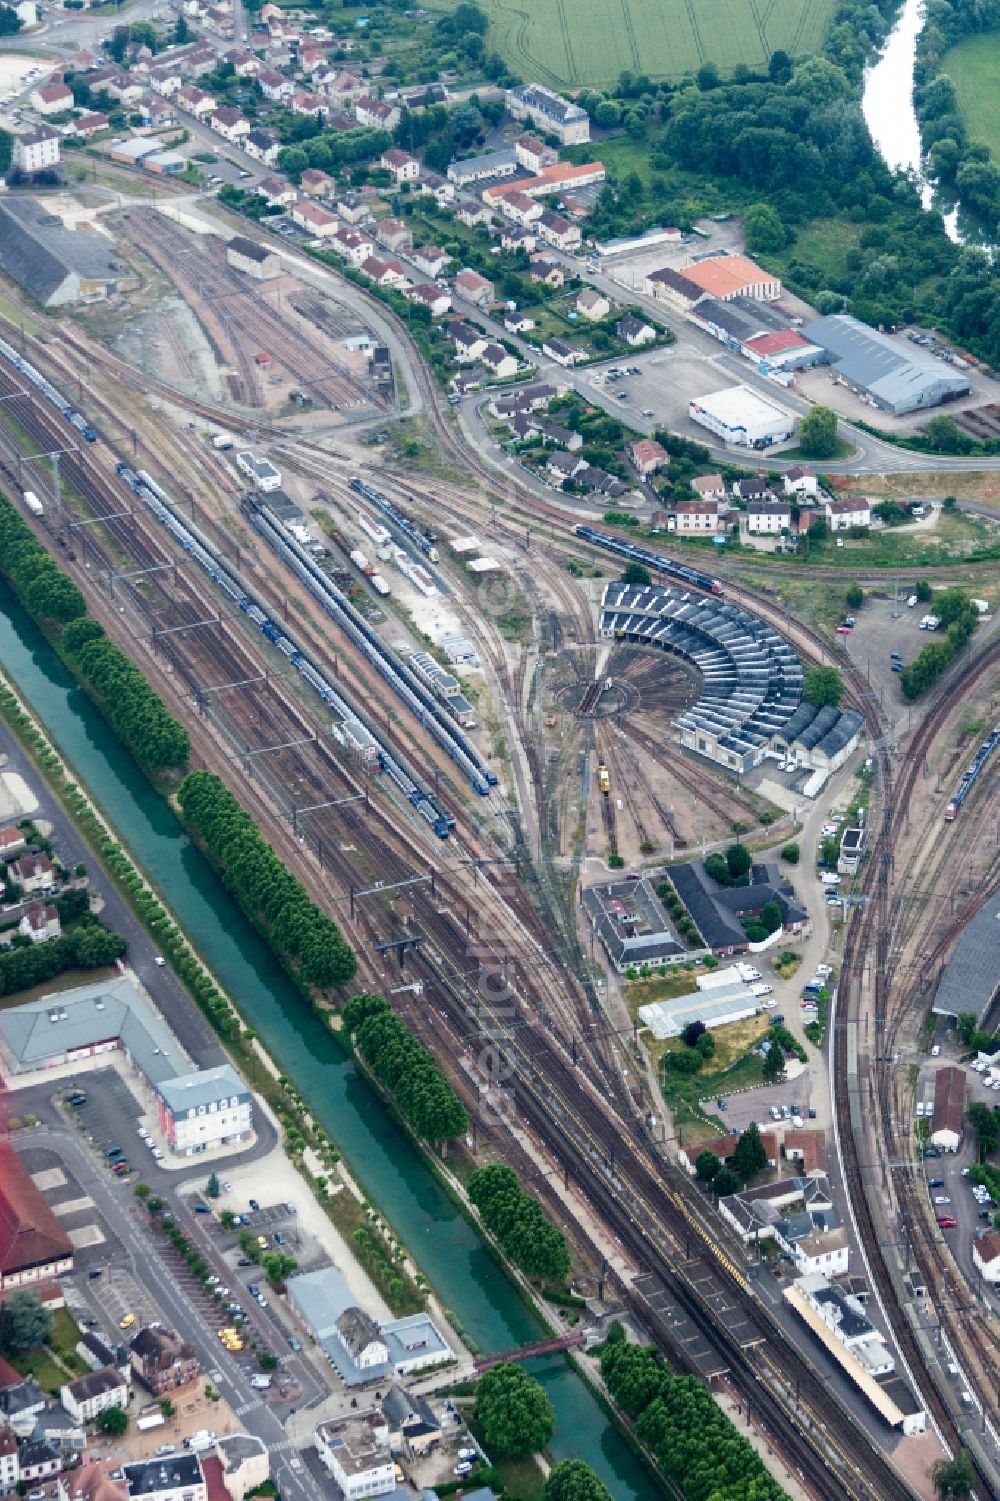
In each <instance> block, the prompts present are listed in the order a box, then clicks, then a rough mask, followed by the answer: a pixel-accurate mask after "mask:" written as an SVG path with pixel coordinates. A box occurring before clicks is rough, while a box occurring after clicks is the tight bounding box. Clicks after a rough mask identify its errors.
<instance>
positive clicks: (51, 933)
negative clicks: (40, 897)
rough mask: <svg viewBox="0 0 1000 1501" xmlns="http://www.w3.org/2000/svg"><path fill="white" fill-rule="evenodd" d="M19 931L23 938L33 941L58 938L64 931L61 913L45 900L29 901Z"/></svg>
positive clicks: (19, 924)
mask: <svg viewBox="0 0 1000 1501" xmlns="http://www.w3.org/2000/svg"><path fill="white" fill-rule="evenodd" d="M17 931H18V932H19V933H20V934H21V937H22V938H30V939H31V942H32V943H45V942H46V941H47V940H48V939H49V938H58V937H59V934H60V933H61V932H62V928H61V926H60V923H59V913H58V912H57V911H56V909H55V907H53V906H51V905H50V906H46V905H45V904H44V903H43V902H29V903H28V905H27V907H25V909H24V916H23V917H22V918H21V921H20V922H19V923H18V925H17Z"/></svg>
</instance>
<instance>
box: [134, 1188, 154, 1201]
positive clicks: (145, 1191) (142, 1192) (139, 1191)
mask: <svg viewBox="0 0 1000 1501" xmlns="http://www.w3.org/2000/svg"><path fill="white" fill-rule="evenodd" d="M132 1192H133V1193H134V1194H135V1196H136V1198H137V1199H140V1200H141V1201H142V1202H145V1201H146V1200H147V1199H148V1198H149V1195H150V1193H151V1189H150V1187H149V1184H148V1183H135V1184H133V1186H132Z"/></svg>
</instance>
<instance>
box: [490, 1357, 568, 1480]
mask: <svg viewBox="0 0 1000 1501" xmlns="http://www.w3.org/2000/svg"><path fill="white" fill-rule="evenodd" d="M476 1420H477V1422H478V1423H479V1425H480V1427H481V1428H482V1432H483V1441H484V1443H485V1445H486V1448H487V1449H489V1450H490V1452H491V1453H493V1454H495V1455H496V1456H498V1457H499V1458H501V1459H521V1458H524V1457H525V1456H526V1455H528V1454H537V1452H538V1450H539V1449H542V1448H544V1447H545V1445H546V1444H547V1443H548V1441H549V1439H550V1438H551V1437H552V1433H553V1430H554V1429H555V1413H554V1411H553V1408H552V1403H551V1402H550V1401H549V1398H548V1394H547V1393H546V1391H545V1390H544V1388H543V1387H542V1386H540V1385H539V1383H538V1382H537V1381H536V1380H535V1379H534V1377H533V1376H529V1375H528V1372H527V1371H526V1370H525V1369H524V1367H523V1366H520V1365H514V1364H513V1363H510V1364H507V1363H504V1364H501V1365H497V1366H494V1367H493V1369H492V1370H491V1371H487V1372H486V1374H485V1376H483V1377H482V1379H481V1380H480V1382H479V1385H478V1387H477V1388H476Z"/></svg>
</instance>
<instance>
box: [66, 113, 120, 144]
mask: <svg viewBox="0 0 1000 1501" xmlns="http://www.w3.org/2000/svg"><path fill="white" fill-rule="evenodd" d="M110 124H111V121H110V120H109V119H108V117H107V115H102V114H99V113H97V112H96V111H95V112H93V113H90V114H86V115H78V116H77V118H76V119H75V120H74V121H73V134H74V135H75V136H83V137H84V138H86V137H87V136H93V135H97V133H98V131H100V130H107V129H108V128H109V126H110Z"/></svg>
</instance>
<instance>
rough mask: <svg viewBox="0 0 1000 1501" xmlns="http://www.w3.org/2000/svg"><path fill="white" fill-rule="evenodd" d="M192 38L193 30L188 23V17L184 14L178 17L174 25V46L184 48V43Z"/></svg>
mask: <svg viewBox="0 0 1000 1501" xmlns="http://www.w3.org/2000/svg"><path fill="white" fill-rule="evenodd" d="M190 36H191V28H190V26H189V25H188V23H187V17H186V16H185V15H184V14H183V12H182V13H181V14H180V15H179V16H178V17H177V21H176V23H175V25H174V46H175V47H183V46H184V43H185V42H186V41H188V40H189V39H190Z"/></svg>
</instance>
